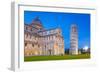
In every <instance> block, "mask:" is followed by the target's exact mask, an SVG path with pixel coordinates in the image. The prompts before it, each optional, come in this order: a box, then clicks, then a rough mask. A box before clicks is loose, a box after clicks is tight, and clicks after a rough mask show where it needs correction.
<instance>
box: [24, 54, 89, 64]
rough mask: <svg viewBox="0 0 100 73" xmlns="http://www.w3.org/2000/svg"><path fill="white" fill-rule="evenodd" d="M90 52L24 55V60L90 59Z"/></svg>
mask: <svg viewBox="0 0 100 73" xmlns="http://www.w3.org/2000/svg"><path fill="white" fill-rule="evenodd" d="M88 58H90V54H80V55H63V56H29V57H24V61H25V62H28V61H47V60H71V59H88Z"/></svg>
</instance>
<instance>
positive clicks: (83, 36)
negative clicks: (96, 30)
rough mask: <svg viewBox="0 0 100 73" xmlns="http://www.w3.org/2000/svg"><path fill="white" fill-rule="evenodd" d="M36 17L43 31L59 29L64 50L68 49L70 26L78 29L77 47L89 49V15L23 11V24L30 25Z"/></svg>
mask: <svg viewBox="0 0 100 73" xmlns="http://www.w3.org/2000/svg"><path fill="white" fill-rule="evenodd" d="M37 16H38V17H39V19H40V20H41V22H42V25H43V27H44V28H45V29H51V28H57V27H60V28H61V30H62V35H63V38H64V45H65V49H67V48H70V26H71V25H72V24H76V25H77V27H78V47H79V48H83V47H84V46H88V47H90V14H84V13H63V12H39V11H38V12H37V11H24V23H26V24H30V23H31V22H32V20H33V19H34V18H35V17H37Z"/></svg>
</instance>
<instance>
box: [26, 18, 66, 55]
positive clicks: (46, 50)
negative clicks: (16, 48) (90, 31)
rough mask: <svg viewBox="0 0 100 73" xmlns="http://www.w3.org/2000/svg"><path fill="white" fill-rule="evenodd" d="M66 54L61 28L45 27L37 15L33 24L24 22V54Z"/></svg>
mask: <svg viewBox="0 0 100 73" xmlns="http://www.w3.org/2000/svg"><path fill="white" fill-rule="evenodd" d="M39 55H40V56H41V55H64V39H63V37H62V33H61V29H60V28H54V29H48V30H46V29H44V28H43V26H42V22H41V21H40V19H39V18H38V17H36V18H35V19H34V20H33V21H32V23H31V24H24V56H39Z"/></svg>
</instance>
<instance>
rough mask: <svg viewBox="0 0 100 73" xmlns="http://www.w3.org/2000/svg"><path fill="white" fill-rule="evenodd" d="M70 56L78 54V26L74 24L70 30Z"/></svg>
mask: <svg viewBox="0 0 100 73" xmlns="http://www.w3.org/2000/svg"><path fill="white" fill-rule="evenodd" d="M69 52H70V54H72V55H77V54H78V28H77V25H75V24H72V25H71V30H70V51H69Z"/></svg>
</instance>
